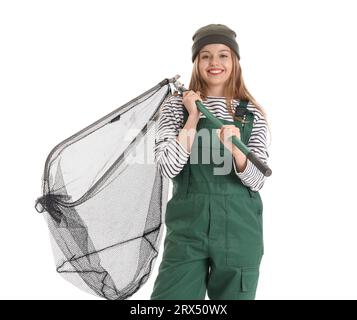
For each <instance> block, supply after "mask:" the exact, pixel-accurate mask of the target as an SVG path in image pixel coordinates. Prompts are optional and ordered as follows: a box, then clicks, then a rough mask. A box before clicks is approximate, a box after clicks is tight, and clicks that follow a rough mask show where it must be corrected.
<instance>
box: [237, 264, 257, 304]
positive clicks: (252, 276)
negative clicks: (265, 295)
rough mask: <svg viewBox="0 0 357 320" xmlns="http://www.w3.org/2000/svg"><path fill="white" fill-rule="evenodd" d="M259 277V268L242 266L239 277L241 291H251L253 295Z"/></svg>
mask: <svg viewBox="0 0 357 320" xmlns="http://www.w3.org/2000/svg"><path fill="white" fill-rule="evenodd" d="M258 279H259V268H243V269H242V277H241V288H240V289H241V292H246V293H251V294H252V298H254V296H255V292H256V290H257V285H258Z"/></svg>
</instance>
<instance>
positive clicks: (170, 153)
mask: <svg viewBox="0 0 357 320" xmlns="http://www.w3.org/2000/svg"><path fill="white" fill-rule="evenodd" d="M238 104H239V100H233V109H234V110H235V108H236V106H238ZM203 105H204V106H205V107H206V108H207V109H208V110H209V111H211V112H212V113H213V115H214V116H215V117H217V118H219V119H223V120H228V121H233V120H232V117H231V115H230V114H229V113H228V110H227V107H226V101H225V98H224V97H213V96H208V97H207V100H206V101H203ZM183 108H185V106H184V105H183V103H182V97H181V96H171V97H169V98H168V99H167V100H166V101H165V103H164V104H163V106H162V110H161V114H160V118H159V123H158V127H157V130H156V137H155V148H154V152H155V161H156V163H157V164H158V167H159V170H160V172H161V174H162V175H163V176H165V177H167V178H173V177H175V176H176V175H177V174H178V173H179V172H180V171H181V170H182V168H183V167H184V165H185V164H186V163H187V161H188V159H189V157H190V153H189V152H187V151H186V149H185V148H184V147H183V145H182V144H181V143H180V142H179V141H177V140H176V137H177V136H178V134H179V132H180V130H181V129H182V128H183V126H184V123H183V116H184V113H183ZM247 108H248V110H249V111H252V112H253V114H254V121H253V128H252V132H251V136H250V139H249V142H248V144H247V147H248V148H249V149H251V150H252V152H254V153H255V154H256V155H257V156H258V157H259V158H260V159H261V160H262V161H263V162H264V163H267V160H268V157H269V153H268V150H267V123H266V120H265V119H264V118H263V116H262V114H261V113H260V111H259V110H258V109H257V108H255V106H254V105H253V104H251V103H250V102H249V103H248V105H247ZM201 118H205V116H204V115H203V114H201ZM233 167H234V171H235V174H236V175H237V176H238V177H239V178H240V179H241V181H242V183H243V184H244V185H245V186H247V187H249V188H250V189H251V190H253V191H259V190H260V189H261V188H262V187H263V185H264V182H265V178H266V177H265V176H264V175H263V174H262V173H261V172H260V171H259V170H258V169H257V168H256V167H255V166H254V165H253V164H252V163H251V162H250V160H249V159H247V166H246V168H245V170H244V171H243V172H238V170H237V167H236V164H235V161H233Z"/></svg>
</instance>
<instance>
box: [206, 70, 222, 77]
mask: <svg viewBox="0 0 357 320" xmlns="http://www.w3.org/2000/svg"><path fill="white" fill-rule="evenodd" d="M223 72H224V70H215V71H211V70H209V71H207V73H208V74H209V75H212V76H218V75H220V74H222V73H223Z"/></svg>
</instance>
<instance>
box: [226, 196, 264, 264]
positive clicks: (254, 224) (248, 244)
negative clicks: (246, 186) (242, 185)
mask: <svg viewBox="0 0 357 320" xmlns="http://www.w3.org/2000/svg"><path fill="white" fill-rule="evenodd" d="M256 199H257V198H256ZM252 200H253V198H250V197H249V195H248V196H240V197H238V196H236V197H233V198H232V197H231V198H227V201H226V209H227V211H226V215H227V219H226V259H227V261H226V262H227V265H230V266H234V267H258V266H259V265H260V262H261V259H262V256H263V253H264V246H263V232H262V215H261V214H260V213H259V212H260V210H261V206H260V202H259V201H256V200H253V201H252Z"/></svg>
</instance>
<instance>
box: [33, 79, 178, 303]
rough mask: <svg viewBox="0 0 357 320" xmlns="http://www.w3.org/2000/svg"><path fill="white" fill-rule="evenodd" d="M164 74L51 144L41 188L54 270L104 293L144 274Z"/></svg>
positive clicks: (119, 291)
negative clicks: (135, 94) (119, 103)
mask: <svg viewBox="0 0 357 320" xmlns="http://www.w3.org/2000/svg"><path fill="white" fill-rule="evenodd" d="M170 82H171V81H170V80H168V79H165V80H164V81H162V82H160V83H159V84H158V85H157V86H155V87H154V88H152V89H150V90H148V91H147V92H145V93H143V94H142V95H140V96H139V97H137V98H135V99H133V100H131V101H130V102H128V103H127V104H125V105H123V106H121V107H120V108H118V109H116V110H114V111H113V112H111V113H110V114H108V115H107V116H104V117H103V118H101V119H99V120H98V121H96V122H95V123H93V124H91V125H90V126H88V127H86V128H84V129H83V130H81V131H79V132H78V133H76V134H74V135H73V136H71V137H69V138H68V139H66V140H64V141H63V142H61V143H60V144H58V145H57V146H56V147H55V148H54V149H53V150H52V151H51V152H50V154H49V155H48V157H47V160H46V164H45V169H44V174H43V177H42V181H43V196H42V197H40V198H38V199H37V201H36V210H37V211H39V212H43V211H46V212H47V214H46V215H45V217H46V220H47V223H48V226H49V229H50V235H51V242H52V247H53V251H54V256H55V260H56V266H57V271H58V272H59V273H60V274H61V275H62V276H64V277H65V278H66V279H67V280H69V281H70V282H72V283H73V284H75V285H76V286H78V287H80V288H82V289H84V290H86V291H89V292H90V293H94V294H97V295H99V296H101V297H103V298H106V299H127V298H128V297H130V296H131V295H133V294H134V293H135V292H136V291H137V290H138V289H139V288H140V287H141V286H142V285H143V284H144V283H145V282H146V280H147V279H148V277H149V275H150V273H151V271H152V268H153V266H154V262H155V259H156V257H157V255H158V249H159V246H160V241H161V237H162V229H163V228H162V226H163V223H162V222H163V221H164V214H165V209H166V203H167V196H168V185H169V182H168V180H167V179H165V178H163V177H162V176H161V174H160V173H159V171H158V168H157V166H156V165H155V161H154V143H155V130H156V123H157V121H158V116H159V111H160V106H161V105H162V104H163V102H164V101H165V99H167V98H168V97H169V96H170V95H171V88H170Z"/></svg>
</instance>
